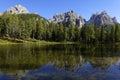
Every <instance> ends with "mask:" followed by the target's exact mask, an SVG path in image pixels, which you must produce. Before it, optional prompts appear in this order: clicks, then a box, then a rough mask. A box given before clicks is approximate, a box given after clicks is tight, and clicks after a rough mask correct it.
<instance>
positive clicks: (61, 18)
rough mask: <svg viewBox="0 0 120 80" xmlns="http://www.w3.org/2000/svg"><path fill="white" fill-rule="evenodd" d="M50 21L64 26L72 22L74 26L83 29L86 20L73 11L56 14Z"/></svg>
mask: <svg viewBox="0 0 120 80" xmlns="http://www.w3.org/2000/svg"><path fill="white" fill-rule="evenodd" d="M49 21H50V22H54V23H60V22H62V23H64V24H65V23H67V22H69V21H71V22H73V24H74V25H78V26H79V27H82V26H83V25H84V24H85V21H84V19H83V18H82V17H81V16H78V15H77V13H75V12H74V11H73V10H70V11H68V12H65V13H61V14H56V15H54V16H53V18H51V19H49Z"/></svg>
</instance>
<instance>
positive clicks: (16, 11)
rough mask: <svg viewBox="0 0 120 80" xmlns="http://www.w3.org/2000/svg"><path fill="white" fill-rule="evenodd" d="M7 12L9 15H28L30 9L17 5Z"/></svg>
mask: <svg viewBox="0 0 120 80" xmlns="http://www.w3.org/2000/svg"><path fill="white" fill-rule="evenodd" d="M5 12H7V13H9V14H28V13H29V11H28V9H27V8H26V7H24V6H22V5H20V4H18V5H15V6H14V7H11V8H8V9H7V10H6V11H5Z"/></svg>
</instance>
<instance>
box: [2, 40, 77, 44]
mask: <svg viewBox="0 0 120 80" xmlns="http://www.w3.org/2000/svg"><path fill="white" fill-rule="evenodd" d="M23 43H27V44H41V45H47V44H48V45H49V44H50V45H52V44H78V42H52V41H43V40H42V41H41V40H21V39H12V38H9V39H0V44H23Z"/></svg>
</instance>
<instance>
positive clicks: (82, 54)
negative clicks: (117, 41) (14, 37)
mask: <svg viewBox="0 0 120 80" xmlns="http://www.w3.org/2000/svg"><path fill="white" fill-rule="evenodd" d="M119 60H120V45H99V46H95V45H81V44H67V45H39V44H18V45H0V71H1V72H2V73H0V78H2V79H3V80H4V78H9V79H11V80H14V79H16V78H17V79H19V78H20V79H28V78H29V79H30V78H31V80H32V78H33V79H34V77H35V76H37V78H39V77H40V78H41V79H40V80H42V79H43V80H47V79H48V78H49V80H50V79H52V80H56V79H57V80H59V79H60V80H67V79H68V80H72V79H73V80H75V79H76V80H80V79H83V78H84V77H86V78H92V77H93V78H95V77H99V76H101V75H106V76H108V77H109V75H111V76H114V74H117V75H118V73H119V70H118V68H120V66H118V65H119V63H120V62H118V63H116V62H117V61H119ZM46 64H47V65H46ZM44 65H45V66H44ZM42 66H43V67H42ZM39 67H40V68H39ZM37 68H39V69H37ZM35 69H37V70H35ZM46 71H47V73H49V74H52V73H53V72H54V74H56V73H57V74H56V75H54V74H53V75H52V76H53V77H52V76H51V75H49V74H46ZM51 72H52V73H51ZM43 73H44V74H43ZM30 74H33V76H31V75H30ZM90 74H91V75H90ZM97 74H98V75H97ZM1 76H2V77H1ZM23 76H25V77H24V78H21V77H23ZM47 76H48V77H47ZM12 78H13V79H12ZM53 78H54V79H53ZM58 78H59V79H58ZM116 78H117V77H116ZM9 79H6V80H9ZM29 79H28V80H29ZM111 79H112V78H111ZM0 80H1V79H0ZM91 80H92V79H91ZM97 80H99V79H97ZM109 80H110V79H109Z"/></svg>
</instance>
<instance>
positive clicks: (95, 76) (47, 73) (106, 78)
mask: <svg viewBox="0 0 120 80" xmlns="http://www.w3.org/2000/svg"><path fill="white" fill-rule="evenodd" d="M81 79H83V80H88V79H89V80H119V79H120V61H118V62H117V63H116V64H114V65H111V66H109V67H108V69H107V70H102V69H97V68H94V67H93V66H92V64H91V63H90V62H86V63H85V64H83V65H82V66H81V67H78V68H76V69H75V70H74V72H70V71H66V70H63V69H58V68H56V67H54V66H53V65H51V64H46V65H45V66H43V67H41V68H39V69H37V70H32V71H29V72H28V73H27V75H26V76H25V77H24V78H22V80H81Z"/></svg>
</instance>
